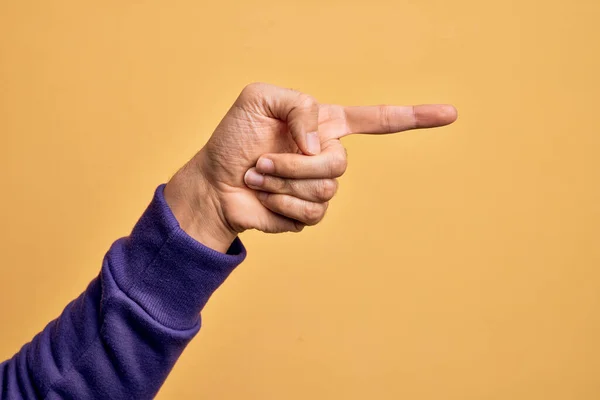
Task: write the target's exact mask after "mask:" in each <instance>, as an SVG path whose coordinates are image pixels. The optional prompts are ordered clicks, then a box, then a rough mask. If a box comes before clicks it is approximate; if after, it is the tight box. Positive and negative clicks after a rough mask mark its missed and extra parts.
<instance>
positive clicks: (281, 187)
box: [273, 178, 291, 194]
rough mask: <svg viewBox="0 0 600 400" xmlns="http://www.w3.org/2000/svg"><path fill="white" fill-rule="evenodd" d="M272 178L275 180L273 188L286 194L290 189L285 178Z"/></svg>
mask: <svg viewBox="0 0 600 400" xmlns="http://www.w3.org/2000/svg"><path fill="white" fill-rule="evenodd" d="M273 180H274V181H275V182H276V183H275V185H274V186H275V190H277V191H278V192H279V193H282V194H286V193H288V192H289V191H290V186H291V185H290V182H289V181H288V180H287V179H282V178H273Z"/></svg>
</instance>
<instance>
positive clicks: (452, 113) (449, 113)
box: [442, 104, 458, 124]
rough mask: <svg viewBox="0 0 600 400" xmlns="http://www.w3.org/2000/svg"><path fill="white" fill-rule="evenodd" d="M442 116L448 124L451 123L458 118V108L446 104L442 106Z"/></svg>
mask: <svg viewBox="0 0 600 400" xmlns="http://www.w3.org/2000/svg"><path fill="white" fill-rule="evenodd" d="M442 117H443V119H444V120H445V121H447V123H448V124H451V123H453V122H454V121H456V120H457V119H458V110H457V109H456V107H454V106H453V105H452V104H444V105H443V106H442Z"/></svg>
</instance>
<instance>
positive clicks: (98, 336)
mask: <svg viewBox="0 0 600 400" xmlns="http://www.w3.org/2000/svg"><path fill="white" fill-rule="evenodd" d="M163 189H164V185H161V186H159V187H158V189H157V190H156V193H155V196H154V199H153V200H152V202H151V203H150V205H149V206H148V209H147V210H146V211H145V213H144V214H143V215H142V217H141V218H140V220H139V221H138V223H137V224H136V225H135V227H134V229H133V231H132V233H131V235H130V236H128V237H125V238H122V239H119V240H117V241H116V242H115V243H114V244H113V245H112V247H111V248H110V250H109V251H108V253H107V254H106V256H105V258H104V262H103V264H102V269H101V271H100V274H99V276H98V277H97V278H96V279H94V280H93V281H92V282H91V283H90V285H89V286H88V287H87V289H86V290H85V292H83V293H82V294H81V295H80V296H79V297H78V298H77V299H75V300H74V301H72V302H71V303H70V304H69V305H67V307H66V308H65V309H64V311H63V312H62V314H61V315H60V317H59V318H57V319H56V320H54V321H52V322H50V323H49V324H48V326H46V328H45V329H44V330H43V331H42V332H41V333H39V334H38V335H37V336H35V338H34V339H33V340H32V341H31V342H30V343H27V344H26V345H25V346H23V348H21V350H20V351H19V352H18V353H17V354H16V355H15V356H14V357H13V358H11V359H10V360H7V361H5V362H3V363H2V364H0V399H2V400H4V399H151V398H153V397H154V396H155V395H156V393H157V392H158V390H159V388H160V387H161V385H162V384H163V382H164V381H165V379H166V378H167V375H168V374H169V372H170V371H171V369H172V368H173V365H174V364H175V362H176V361H177V359H178V357H179V355H180V354H181V352H182V351H183V350H184V348H185V346H186V345H187V343H188V342H189V341H190V340H191V339H192V338H193V337H194V336H195V334H196V333H197V332H198V330H199V329H200V311H201V310H202V308H203V307H204V305H205V304H206V302H207V300H208V298H209V297H210V296H211V294H212V293H213V292H214V291H215V290H216V289H217V288H218V287H219V286H220V285H221V283H223V281H224V280H225V279H226V278H227V276H228V275H229V274H230V273H231V271H232V270H233V269H234V268H235V267H236V266H237V265H238V264H240V263H241V262H242V261H243V259H244V257H245V255H246V251H245V249H244V246H243V245H242V243H241V242H240V240H239V239H236V240H235V241H234V242H233V244H232V245H231V247H230V249H229V251H228V252H227V254H222V253H219V252H217V251H214V250H211V249H209V248H207V247H205V246H203V245H202V244H200V243H198V242H197V241H195V240H194V239H192V238H191V237H190V236H188V235H187V234H186V233H185V232H184V231H183V230H182V229H181V228H180V227H179V224H178V222H177V220H176V219H175V217H174V216H173V214H172V213H171V210H170V209H169V207H168V205H167V203H166V202H165V199H164V197H163Z"/></svg>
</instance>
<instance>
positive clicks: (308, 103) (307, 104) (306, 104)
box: [296, 93, 317, 109]
mask: <svg viewBox="0 0 600 400" xmlns="http://www.w3.org/2000/svg"><path fill="white" fill-rule="evenodd" d="M316 103H317V100H316V99H315V98H314V97H312V96H311V95H309V94H306V93H298V98H297V100H296V104H297V106H298V107H299V108H302V109H311V108H312V107H313V106H314V105H315V104H316Z"/></svg>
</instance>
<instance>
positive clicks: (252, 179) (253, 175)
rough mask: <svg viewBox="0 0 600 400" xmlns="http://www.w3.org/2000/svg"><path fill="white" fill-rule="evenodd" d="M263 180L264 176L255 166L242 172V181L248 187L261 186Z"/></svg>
mask: <svg viewBox="0 0 600 400" xmlns="http://www.w3.org/2000/svg"><path fill="white" fill-rule="evenodd" d="M264 182H265V177H264V176H263V175H262V174H260V173H258V172H257V171H256V168H250V169H249V170H248V171H246V174H244V183H246V185H247V186H250V187H261V186H262V185H263V184H264Z"/></svg>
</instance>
